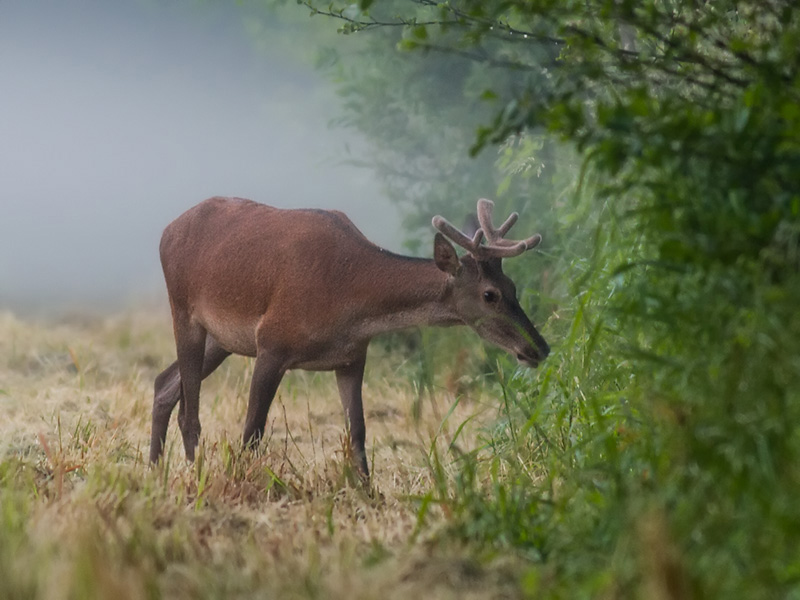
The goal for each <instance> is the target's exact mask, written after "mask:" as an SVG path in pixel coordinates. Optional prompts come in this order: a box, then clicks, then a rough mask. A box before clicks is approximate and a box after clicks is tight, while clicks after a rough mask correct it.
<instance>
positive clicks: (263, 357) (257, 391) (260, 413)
mask: <svg viewBox="0 0 800 600" xmlns="http://www.w3.org/2000/svg"><path fill="white" fill-rule="evenodd" d="M283 374H284V369H283V366H282V365H281V363H280V362H279V361H278V360H277V359H276V358H275V357H274V356H273V355H272V354H270V353H267V352H259V354H258V356H257V357H256V362H255V365H254V367H253V380H252V381H251V382H250V400H249V402H248V404H247V418H246V419H245V423H244V435H243V436H242V438H243V441H244V445H245V447H247V448H256V447H257V446H258V443H259V442H260V441H261V438H262V437H264V428H265V427H266V424H267V413H268V412H269V407H270V405H271V404H272V399H273V398H274V397H275V392H276V391H277V390H278V385H280V383H281V379H282V378H283Z"/></svg>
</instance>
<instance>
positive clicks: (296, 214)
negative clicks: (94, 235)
mask: <svg viewBox="0 0 800 600" xmlns="http://www.w3.org/2000/svg"><path fill="white" fill-rule="evenodd" d="M434 247H435V251H434V255H435V257H436V259H435V260H426V259H414V258H409V257H403V256H398V255H395V254H392V253H391V252H387V251H385V250H383V249H382V248H380V247H378V246H376V245H375V244H373V243H371V242H370V241H369V240H367V239H366V238H365V237H364V236H363V234H361V232H360V231H359V230H358V229H357V228H356V227H355V225H353V223H352V222H351V221H350V220H349V219H348V218H347V217H346V216H345V215H344V214H342V213H340V212H338V211H321V210H283V209H277V208H272V207H269V206H266V205H263V204H257V203H255V202H251V201H249V200H243V199H239V198H210V199H209V200H206V201H204V202H201V203H200V204H198V205H197V206H195V207H193V208H191V209H189V210H188V211H186V212H185V213H184V214H183V215H181V216H180V217H178V218H177V219H176V220H175V221H173V222H172V223H170V224H169V225H168V226H167V228H166V229H165V230H164V234H163V236H162V239H161V246H160V251H161V263H162V266H163V269H164V277H165V279H166V283H167V292H168V294H169V300H170V306H171V309H172V316H173V326H174V330H175V341H176V348H177V353H178V360H177V361H176V362H175V363H173V364H172V365H170V367H168V368H167V369H166V370H165V371H164V372H163V373H161V374H160V375H159V376H158V378H156V385H155V398H154V404H153V432H152V439H151V447H150V459H151V460H152V461H153V462H156V461H157V460H158V459H159V458H160V456H161V454H162V452H163V445H164V440H165V437H166V432H167V427H168V423H169V417H170V414H171V413H172V410H173V408H174V407H175V404H177V403H180V407H179V413H178V422H179V425H180V428H181V433H182V435H183V441H184V448H185V450H186V456H187V458H189V459H190V460H193V458H194V451H195V446H196V445H197V441H198V439H199V435H200V421H199V418H198V414H197V413H198V410H197V409H198V403H199V391H200V381H201V380H202V379H203V378H205V377H206V376H208V374H210V373H211V372H212V371H213V370H214V369H216V368H217V367H218V366H219V365H220V364H221V363H222V361H223V360H224V359H225V358H226V357H227V356H228V355H229V354H231V353H236V354H243V355H246V356H255V357H256V362H255V366H254V375H253V381H252V384H251V390H250V400H249V405H248V411H247V419H246V422H245V431H244V440H245V443H246V444H256V443H257V442H258V440H259V439H260V438H261V436H262V435H263V432H264V427H265V423H266V417H267V411H268V410H269V406H270V403H271V402H272V398H273V396H274V394H275V391H276V389H277V387H278V384H279V383H280V380H281V378H282V377H283V374H284V373H285V372H286V371H287V370H288V369H295V368H299V369H308V370H333V371H335V372H336V376H337V381H338V383H339V390H340V394H341V396H342V403H343V405H344V408H345V412H346V414H347V418H348V422H349V428H350V437H351V445H352V448H353V456H354V459H355V460H356V463H357V465H356V466H357V467H358V469H359V471H360V472H361V474H362V475H363V476H364V477H365V478H367V477H368V469H367V461H366V453H365V451H364V435H365V428H364V417H363V409H362V402H361V382H362V379H363V373H364V362H365V360H366V350H367V345H368V343H369V340H370V339H371V338H372V337H373V336H374V335H376V334H378V333H381V332H385V331H392V330H397V329H402V328H406V327H411V326H417V325H458V324H468V325H470V326H472V327H473V328H474V329H475V330H476V331H477V332H478V333H479V334H480V335H481V336H482V337H485V338H486V339H488V340H490V341H492V342H494V343H496V344H498V345H500V346H501V347H504V348H506V349H508V350H510V351H511V352H514V353H516V354H517V356H518V357H519V358H520V359H521V360H523V361H525V362H528V363H530V364H533V365H535V364H536V363H537V362H538V361H539V360H541V359H543V358H544V357H545V356H546V355H547V353H548V351H549V349H548V347H547V344H546V343H545V342H544V340H543V339H542V338H541V336H540V335H539V334H538V333H537V332H536V330H535V329H534V327H533V325H532V324H531V323H530V321H529V320H528V318H527V317H526V316H525V313H524V312H523V311H522V309H521V308H520V307H519V304H518V303H517V301H516V298H515V290H514V286H513V283H512V282H511V280H509V279H508V278H507V277H505V275H503V273H502V269H501V266H500V260H499V259H492V260H487V261H478V260H475V259H474V258H473V257H472V256H470V255H467V256H465V257H463V258H461V259H458V257H457V255H456V253H455V250H454V249H453V247H452V246H451V245H450V244H449V242H447V240H445V239H444V237H442V236H441V235H440V234H437V236H436V240H435V245H434ZM488 288H491V289H492V290H495V291H496V292H497V293H498V294H499V295H500V298H499V300H498V302H496V303H493V304H491V305H490V304H489V303H487V302H486V300H485V299H484V297H483V293H484V291H485V289H488Z"/></svg>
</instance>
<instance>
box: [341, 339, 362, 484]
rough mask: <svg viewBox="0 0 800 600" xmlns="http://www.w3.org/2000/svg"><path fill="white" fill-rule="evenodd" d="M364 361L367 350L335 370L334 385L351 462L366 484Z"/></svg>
mask: <svg viewBox="0 0 800 600" xmlns="http://www.w3.org/2000/svg"><path fill="white" fill-rule="evenodd" d="M366 360H367V350H366V348H365V349H364V351H363V353H362V354H361V356H359V357H358V358H357V359H356V360H355V361H353V362H352V363H350V364H349V365H347V366H345V367H342V368H339V369H336V383H337V385H338V386H339V395H340V396H341V398H342V407H343V408H344V414H345V416H346V417H347V424H348V427H349V429H350V450H351V451H352V453H353V462H354V463H355V467H356V468H357V469H358V472H359V475H360V476H361V479H362V480H363V481H364V482H365V483H368V482H369V467H367V452H366V450H365V449H364V441H365V440H366V435H367V429H366V426H365V424H364V406H363V403H362V399H361V387H362V384H363V381H364V363H365V362H366Z"/></svg>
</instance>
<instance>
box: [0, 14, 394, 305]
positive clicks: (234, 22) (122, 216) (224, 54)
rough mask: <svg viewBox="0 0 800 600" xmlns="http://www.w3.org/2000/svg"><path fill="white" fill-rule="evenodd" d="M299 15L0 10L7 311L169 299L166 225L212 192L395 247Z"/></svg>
mask: <svg viewBox="0 0 800 600" xmlns="http://www.w3.org/2000/svg"><path fill="white" fill-rule="evenodd" d="M250 8H251V9H252V7H250ZM297 17H298V18H297V19H296V20H295V22H294V23H293V24H292V23H286V22H281V21H280V19H279V17H278V16H276V14H275V13H274V12H272V11H269V10H263V8H262V10H260V11H258V18H256V17H254V13H253V11H252V10H250V9H248V8H247V7H246V6H244V5H243V4H241V3H225V2H220V3H200V2H180V3H163V2H157V1H156V2H153V1H148V0H135V1H132V2H105V1H102V0H71V1H70V2H63V1H60V0H38V1H37V2H29V1H26V0H4V1H3V2H0V87H1V88H2V94H0V140H2V144H0V181H2V190H1V191H0V207H2V215H3V216H2V218H0V309H3V308H5V309H11V310H13V311H15V312H17V313H21V314H42V313H60V312H65V311H86V312H97V311H103V312H106V311H113V310H119V309H121V308H125V307H127V306H129V305H132V304H139V303H142V302H144V301H148V302H150V301H156V302H162V301H164V302H165V298H166V294H165V293H164V292H163V283H162V280H161V271H160V265H159V263H158V240H159V238H160V235H161V231H162V230H163V228H164V226H165V225H166V224H167V223H168V222H170V221H171V220H172V219H173V218H175V217H176V216H177V215H179V214H180V213H181V212H183V211H184V210H185V209H187V208H189V207H190V206H192V205H194V204H195V203H197V202H199V201H200V200H203V199H204V198H207V197H209V196H213V195H235V196H242V197H248V198H251V199H254V200H257V201H260V202H264V203H267V204H273V205H276V206H281V207H322V208H337V209H340V210H344V211H345V212H347V214H348V215H349V216H350V217H351V218H352V219H353V221H354V222H355V223H356V224H357V225H358V226H359V227H360V228H361V229H362V231H364V232H365V233H366V234H367V236H368V237H369V238H370V239H372V240H373V241H375V242H376V243H378V244H381V245H383V246H385V247H387V248H389V249H394V250H397V249H399V248H398V246H399V240H400V233H399V220H398V217H397V211H396V210H395V208H394V207H393V205H391V204H390V203H389V201H388V200H387V199H386V197H385V195H383V194H382V192H381V187H380V185H379V184H378V183H377V180H376V178H375V175H374V174H373V172H372V171H370V170H368V169H365V168H361V167H358V166H354V165H353V164H352V163H351V162H348V157H349V156H350V152H352V151H354V149H358V148H360V147H363V145H364V142H363V140H362V139H361V138H360V137H359V133H358V132H356V131H353V130H352V129H348V130H345V129H342V128H332V127H331V121H332V120H334V119H335V118H337V116H339V114H340V104H341V103H340V99H339V97H338V96H337V95H336V94H335V92H334V89H333V85H332V84H331V83H330V80H329V79H326V78H325V77H323V75H321V74H320V72H319V71H318V70H316V69H315V67H314V64H313V61H314V60H317V59H318V54H314V53H313V52H312V50H311V49H310V48H304V46H303V43H304V41H305V40H307V38H308V33H306V34H304V36H303V37H302V38H301V39H298V38H297V34H298V28H305V31H306V32H307V31H308V25H309V22H310V21H311V20H310V19H308V17H307V13H305V12H304V11H298V13H297ZM333 35H335V33H333ZM306 45H307V44H306ZM314 52H317V51H316V50H315V51H314Z"/></svg>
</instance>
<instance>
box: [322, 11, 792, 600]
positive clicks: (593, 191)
mask: <svg viewBox="0 0 800 600" xmlns="http://www.w3.org/2000/svg"><path fill="white" fill-rule="evenodd" d="M316 10H317V11H319V12H324V13H327V14H329V15H332V16H335V17H337V18H339V19H340V21H341V22H343V28H342V29H343V31H344V32H345V33H358V35H359V36H363V35H370V36H374V38H370V42H369V44H368V48H369V53H370V54H369V56H368V57H367V58H365V59H352V60H351V61H350V62H349V63H348V64H347V65H345V66H343V67H341V70H340V72H339V74H340V77H341V80H342V84H341V85H342V90H343V94H344V95H345V98H346V99H347V100H348V101H350V102H351V105H350V109H351V110H352V111H353V112H351V113H350V117H349V119H348V120H346V123H347V124H349V125H353V126H356V127H358V128H360V129H361V130H362V131H363V132H365V133H366V134H367V135H369V136H370V138H371V139H373V140H374V141H375V145H376V148H377V155H378V159H380V158H381V157H383V156H391V160H389V161H387V162H388V163H390V164H392V165H401V166H403V165H406V164H420V165H423V166H424V167H426V168H428V167H430V168H431V169H432V170H433V171H434V172H435V173H436V174H437V175H436V177H428V178H426V179H423V180H422V183H421V184H418V183H416V181H417V180H416V179H414V178H410V179H409V181H410V182H411V183H410V184H407V185H406V186H405V189H403V186H401V185H397V184H396V183H393V182H392V180H391V178H390V179H389V183H390V185H393V186H394V187H395V189H396V190H399V192H397V194H398V197H401V198H403V199H404V201H405V202H407V203H408V205H409V206H413V207H414V208H415V209H416V211H415V214H416V215H423V214H427V215H429V214H431V213H432V212H435V211H439V210H443V208H441V207H443V206H444V203H445V202H446V201H445V198H454V197H456V198H463V197H464V196H467V197H470V198H474V197H476V196H479V195H485V194H489V193H492V194H493V195H496V196H498V198H499V200H500V203H501V205H503V207H504V208H509V207H512V206H513V207H519V208H520V210H521V211H522V212H523V216H524V217H526V219H525V220H526V221H528V223H531V222H533V219H531V218H530V217H532V216H535V217H536V218H535V221H536V222H537V223H542V224H543V226H544V228H545V230H546V231H545V239H546V240H547V241H546V244H547V243H548V242H549V241H551V240H552V243H553V245H552V246H545V257H544V265H543V268H542V271H540V273H541V274H540V275H538V276H536V275H534V276H530V277H528V278H527V279H526V281H525V283H526V284H527V285H530V286H533V285H536V286H537V289H541V290H543V293H542V299H543V300H544V303H543V304H544V306H543V309H542V312H540V315H541V314H545V315H548V314H549V315H550V317H549V319H548V322H547V325H546V327H545V331H546V332H547V337H549V338H551V339H553V338H555V339H559V340H560V343H559V347H558V351H557V352H556V353H555V354H554V356H552V357H551V359H549V360H548V362H547V363H546V364H545V365H544V367H543V368H542V369H541V370H540V371H539V372H538V373H536V374H529V373H525V374H523V373H514V374H513V375H508V373H510V367H509V366H508V365H507V364H506V363H505V362H502V361H503V359H499V360H501V362H500V365H501V367H500V374H501V375H502V376H501V377H500V383H499V384H498V386H499V387H498V397H502V398H504V402H503V413H504V415H505V419H504V421H503V423H501V424H500V425H499V426H498V428H497V429H495V430H492V431H489V432H487V445H486V447H485V448H484V449H483V451H481V452H479V453H473V454H467V455H463V456H462V455H458V454H457V455H456V456H457V460H458V461H459V462H460V463H462V471H461V475H460V476H459V478H457V479H456V480H455V481H449V480H442V481H440V482H439V484H438V485H437V486H436V487H435V488H434V489H433V490H432V491H431V492H430V495H429V496H428V500H427V501H428V502H436V503H439V504H441V505H443V506H446V507H447V511H448V513H450V514H452V515H453V518H452V525H453V527H452V529H451V533H452V534H453V535H456V536H457V537H459V538H463V539H468V540H472V541H473V542H475V543H476V545H477V547H481V548H487V547H488V548H505V549H507V550H514V549H516V551H519V552H522V553H524V555H525V556H527V557H528V559H529V560H530V561H531V565H532V566H531V570H530V577H529V578H528V579H526V581H527V583H528V585H529V592H530V594H531V596H534V597H542V596H543V595H545V596H555V597H575V596H586V597H593V596H597V595H610V596H616V597H630V596H632V595H633V596H640V597H665V598H670V597H674V598H678V597H689V596H700V597H706V596H708V597H747V598H758V597H765V598H766V597H775V596H782V597H785V596H791V597H796V596H797V595H798V594H800V587H798V565H799V564H800V553H799V552H798V550H797V548H798V547H800V543H799V542H800V522H798V517H797V513H796V511H795V510H793V508H792V505H793V501H794V498H796V497H797V496H798V493H799V492H800V481H799V480H798V470H797V467H796V465H797V464H798V462H800V444H799V442H800V440H798V435H797V432H796V426H795V423H797V422H798V417H800V414H798V413H800V398H798V392H797V390H798V389H800V359H799V358H798V357H800V341H798V340H800V318H798V314H797V310H796V306H797V300H796V299H797V298H798V292H800V260H798V259H799V258H800V245H799V244H798V241H799V240H800V192H799V191H798V190H800V108H798V107H800V60H799V58H800V57H799V56H798V52H800V50H798V48H799V47H798V45H797V43H796V40H797V39H798V36H799V35H800V31H799V29H800V8H798V7H797V6H796V4H794V3H789V2H782V1H771V2H767V3H763V2H758V3H756V2H752V1H750V2H736V3H734V2H728V1H719V2H707V3H701V4H697V3H689V2H665V1H654V0H650V1H647V2H639V3H633V2H619V1H612V0H602V1H592V2H570V1H568V2H561V1H559V2H552V1H549V0H537V1H535V2H518V1H512V2H499V1H492V2H477V1H474V0H460V1H455V2H453V1H450V2H433V1H427V0H424V1H408V2H401V1H386V2H381V1H379V2H366V1H364V2H361V3H360V5H359V6H358V7H356V6H354V5H348V6H346V7H345V6H337V5H336V3H334V4H333V5H326V6H325V7H317V8H316ZM361 43H363V42H361ZM390 46H394V47H396V48H399V49H401V50H417V51H420V52H416V53H411V54H407V53H406V54H400V55H397V54H393V53H391V49H390ZM363 61H366V62H367V64H368V65H369V69H368V71H369V73H371V76H370V77H371V78H366V77H365V76H364V75H363V71H362V69H363V65H364V62H363ZM390 65H391V68H389V66H390ZM444 73H446V75H443V74H444ZM426 78H427V79H426ZM431 79H433V80H435V81H437V83H439V82H440V83H441V86H438V87H435V88H432V86H431V84H430V81H431ZM376 90H378V91H377V92H376ZM434 90H435V91H434ZM369 99H376V101H375V104H374V105H371V104H370V103H369ZM487 110H488V111H491V112H492V115H491V116H487ZM382 111H383V113H385V114H383V115H382V114H381V112H382ZM462 115H468V116H464V117H462ZM381 118H382V119H383V120H381ZM476 120H477V121H479V124H477V125H475V121H476ZM387 123H393V125H391V126H387ZM412 124H413V125H414V126H411V125H412ZM470 130H471V131H472V134H471V137H470ZM420 131H421V132H422V133H419V132H420ZM476 132H477V133H476ZM548 133H549V134H550V136H554V137H555V138H556V139H557V140H560V141H556V140H554V138H553V137H549V136H548V135H546V134H548ZM468 139H469V140H470V141H469V143H467V140H468ZM561 142H567V144H566V145H564V144H562V143H561ZM414 144H418V145H419V146H414ZM493 144H498V145H499V153H498V154H494V155H493V154H492V153H491V152H490V151H489V146H490V145H493ZM570 144H571V145H570ZM468 146H469V147H470V148H471V151H472V153H473V154H475V153H478V154H477V158H475V159H473V161H471V162H470V161H467V160H465V159H461V160H459V159H458V158H456V157H454V153H455V154H456V155H459V154H460V155H462V156H464V155H466V151H467V149H468ZM410 148H413V149H414V150H419V151H418V152H413V151H412V152H409V149H410ZM572 152H577V153H578V156H579V157H580V160H582V161H583V162H582V165H583V166H582V167H581V169H580V171H578V170H576V169H575V168H574V163H575V159H573V158H572ZM446 161H450V162H449V163H448V162H446ZM445 164H447V165H448V168H447V169H445V168H444V165H445ZM457 173H463V174H464V175H463V176H458V175H456V174H457ZM575 182H577V185H576V183H575ZM415 186H416V187H415ZM484 190H488V191H484ZM576 190H577V191H576ZM526 212H527V214H526ZM531 213H533V214H531ZM422 222H423V221H422V219H421V218H420V219H418V220H416V221H412V222H411V224H412V225H420V224H421V223H422ZM520 227H522V225H520ZM509 266H511V265H509ZM511 268H512V270H513V269H516V268H517V267H511ZM565 282H568V283H565ZM503 374H505V375H503ZM440 460H445V459H444V457H440Z"/></svg>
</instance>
